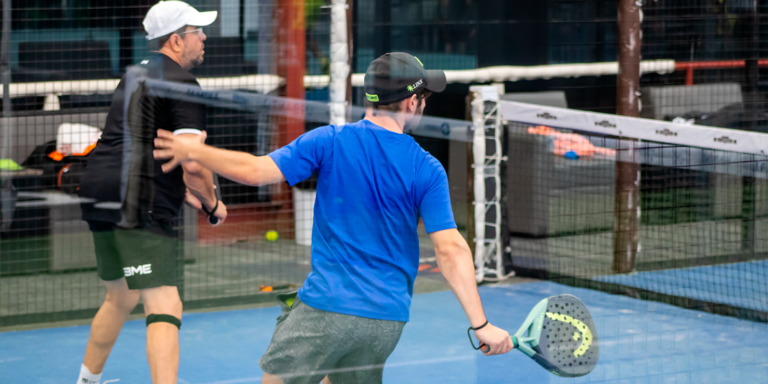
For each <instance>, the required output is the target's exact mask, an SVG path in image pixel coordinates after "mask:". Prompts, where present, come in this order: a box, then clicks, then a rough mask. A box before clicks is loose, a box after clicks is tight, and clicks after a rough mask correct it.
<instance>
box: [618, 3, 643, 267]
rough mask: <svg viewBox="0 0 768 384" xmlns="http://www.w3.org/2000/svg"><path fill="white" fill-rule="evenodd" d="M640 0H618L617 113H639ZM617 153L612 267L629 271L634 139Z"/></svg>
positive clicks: (635, 190)
mask: <svg viewBox="0 0 768 384" xmlns="http://www.w3.org/2000/svg"><path fill="white" fill-rule="evenodd" d="M641 6H642V1H641V0H620V1H619V9H618V23H619V74H618V77H617V95H616V96H617V108H616V112H617V114H619V115H623V116H632V117H638V116H640V102H639V101H640V100H639V97H640V54H641V52H640V47H641V41H640V20H641V12H642V11H641V10H640V8H641ZM619 143H620V145H619V148H618V151H617V156H616V160H617V161H616V200H615V208H614V234H613V270H614V272H617V273H628V272H631V271H632V270H633V269H634V268H635V257H636V255H637V248H638V243H639V229H640V218H639V216H640V167H639V165H638V163H637V160H636V159H635V145H636V142H635V141H631V140H620V141H619Z"/></svg>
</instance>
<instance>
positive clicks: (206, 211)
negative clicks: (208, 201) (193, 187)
mask: <svg viewBox="0 0 768 384" xmlns="http://www.w3.org/2000/svg"><path fill="white" fill-rule="evenodd" d="M200 207H201V208H203V213H205V215H206V216H208V217H209V218H210V217H211V216H213V214H214V213H216V210H217V209H219V199H216V205H214V206H213V209H211V210H210V212H209V211H208V210H207V209H205V204H200Z"/></svg>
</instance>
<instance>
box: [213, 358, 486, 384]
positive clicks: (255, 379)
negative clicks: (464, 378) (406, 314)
mask: <svg viewBox="0 0 768 384" xmlns="http://www.w3.org/2000/svg"><path fill="white" fill-rule="evenodd" d="M475 358H476V356H474V355H467V356H456V357H443V358H439V359H429V360H419V361H404V362H400V363H389V364H376V365H364V366H360V367H353V368H343V369H326V370H320V371H314V372H308V373H294V374H291V375H287V376H284V377H294V376H305V375H310V374H312V375H314V374H324V375H327V374H329V373H335V372H350V371H362V370H367V369H372V368H381V367H384V366H386V367H387V368H393V367H405V366H409V365H425V364H437V363H447V362H455V361H463V360H474V359H475ZM258 382H261V377H246V378H242V379H231V380H223V381H212V382H208V383H202V384H239V383H258Z"/></svg>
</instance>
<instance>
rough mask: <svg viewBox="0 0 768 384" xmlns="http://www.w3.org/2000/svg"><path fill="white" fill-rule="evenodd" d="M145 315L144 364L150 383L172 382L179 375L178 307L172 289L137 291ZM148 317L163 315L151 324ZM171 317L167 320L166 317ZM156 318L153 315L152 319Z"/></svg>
mask: <svg viewBox="0 0 768 384" xmlns="http://www.w3.org/2000/svg"><path fill="white" fill-rule="evenodd" d="M141 299H142V301H143V303H144V313H145V314H146V315H147V361H148V362H149V370H150V372H151V375H152V382H153V383H154V384H166V383H176V378H177V376H178V372H179V327H180V323H179V325H177V324H173V323H171V322H169V321H168V320H169V319H170V321H173V318H175V319H177V320H178V321H179V322H180V321H181V313H182V304H181V299H180V298H179V291H178V289H177V288H176V287H172V286H167V285H166V286H161V287H157V288H148V289H142V290H141ZM152 315H165V317H164V318H162V319H160V320H157V321H152V320H153V318H152ZM167 316H171V317H172V318H171V317H167ZM156 317H157V316H156Z"/></svg>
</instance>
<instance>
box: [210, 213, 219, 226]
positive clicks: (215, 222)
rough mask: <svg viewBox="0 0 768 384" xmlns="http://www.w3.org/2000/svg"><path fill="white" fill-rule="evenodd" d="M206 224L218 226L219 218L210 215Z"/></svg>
mask: <svg viewBox="0 0 768 384" xmlns="http://www.w3.org/2000/svg"><path fill="white" fill-rule="evenodd" d="M208 222H209V223H210V224H211V225H214V226H216V225H219V218H218V217H216V215H210V216H208Z"/></svg>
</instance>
